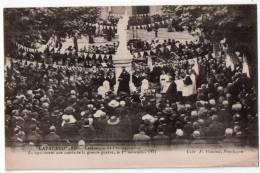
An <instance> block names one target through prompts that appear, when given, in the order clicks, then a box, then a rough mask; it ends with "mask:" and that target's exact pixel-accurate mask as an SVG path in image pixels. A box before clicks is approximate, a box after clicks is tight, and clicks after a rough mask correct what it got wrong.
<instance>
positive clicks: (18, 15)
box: [4, 7, 101, 48]
mask: <svg viewBox="0 0 260 173" xmlns="http://www.w3.org/2000/svg"><path fill="white" fill-rule="evenodd" d="M100 13H101V10H100V8H99V7H73V8H68V7H64V8H60V7H59V8H6V9H4V38H5V45H6V46H5V48H7V47H8V45H10V44H11V43H14V42H18V43H21V44H23V45H25V46H27V47H36V44H37V43H40V44H46V43H47V42H48V40H49V38H50V37H51V35H52V34H55V35H57V36H58V37H59V38H60V37H61V38H62V37H65V35H66V34H67V33H68V34H74V33H75V32H81V33H82V32H84V23H85V22H91V23H96V20H97V18H98V17H99V16H100Z"/></svg>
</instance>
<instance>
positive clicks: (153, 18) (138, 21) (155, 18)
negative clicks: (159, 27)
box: [128, 14, 169, 26]
mask: <svg viewBox="0 0 260 173" xmlns="http://www.w3.org/2000/svg"><path fill="white" fill-rule="evenodd" d="M167 19H169V17H167V16H166V15H159V14H154V15H143V16H137V15H134V16H131V17H129V21H128V26H140V25H148V24H151V23H155V22H159V23H160V22H162V21H165V20H167Z"/></svg>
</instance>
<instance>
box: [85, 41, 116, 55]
mask: <svg viewBox="0 0 260 173" xmlns="http://www.w3.org/2000/svg"><path fill="white" fill-rule="evenodd" d="M118 45H119V43H115V42H114V43H113V44H105V45H98V46H96V45H90V46H89V47H88V49H87V51H86V52H88V53H95V54H115V53H116V49H117V47H118Z"/></svg>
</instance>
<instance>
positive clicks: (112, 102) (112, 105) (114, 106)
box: [108, 100, 119, 108]
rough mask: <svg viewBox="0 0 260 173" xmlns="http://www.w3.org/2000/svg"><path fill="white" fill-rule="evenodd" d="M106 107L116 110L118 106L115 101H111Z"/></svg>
mask: <svg viewBox="0 0 260 173" xmlns="http://www.w3.org/2000/svg"><path fill="white" fill-rule="evenodd" d="M108 106H109V107H112V108H116V107H118V106H119V102H118V101H116V100H111V101H110V102H109V103H108Z"/></svg>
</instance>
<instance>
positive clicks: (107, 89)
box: [103, 80, 110, 93]
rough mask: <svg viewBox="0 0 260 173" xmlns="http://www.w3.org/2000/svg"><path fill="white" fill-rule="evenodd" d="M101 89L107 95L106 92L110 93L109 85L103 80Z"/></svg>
mask: <svg viewBox="0 0 260 173" xmlns="http://www.w3.org/2000/svg"><path fill="white" fill-rule="evenodd" d="M103 88H104V92H105V93H107V92H108V91H110V84H109V82H108V80H105V81H104V82H103Z"/></svg>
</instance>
